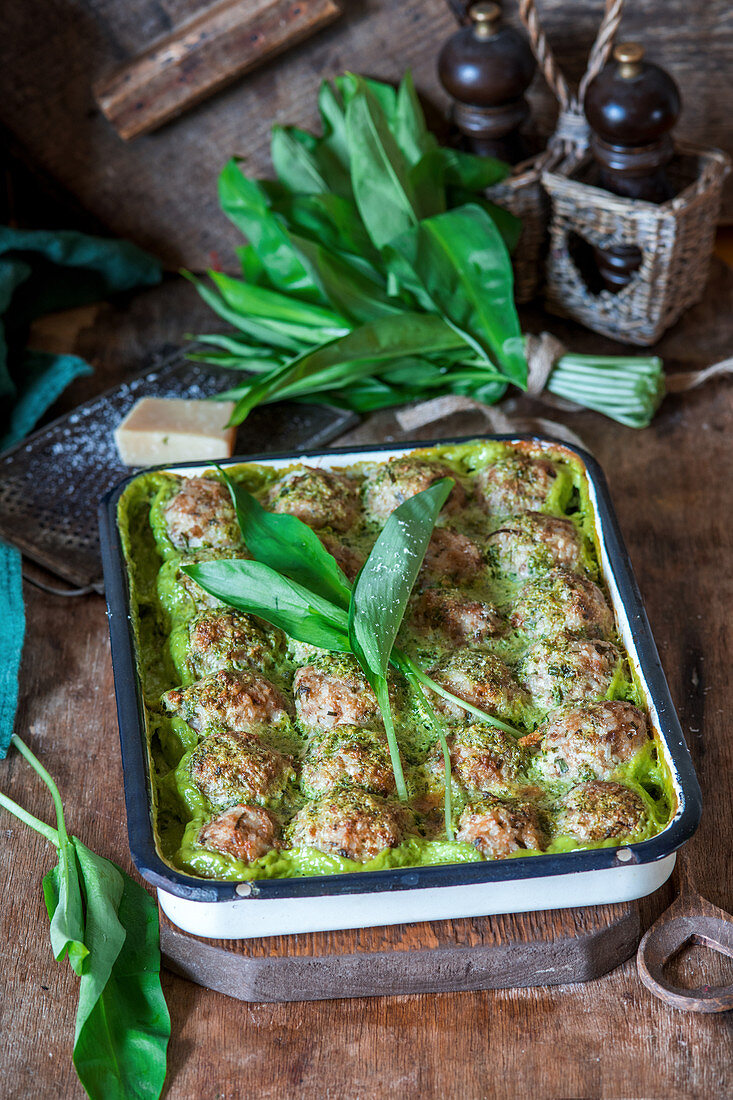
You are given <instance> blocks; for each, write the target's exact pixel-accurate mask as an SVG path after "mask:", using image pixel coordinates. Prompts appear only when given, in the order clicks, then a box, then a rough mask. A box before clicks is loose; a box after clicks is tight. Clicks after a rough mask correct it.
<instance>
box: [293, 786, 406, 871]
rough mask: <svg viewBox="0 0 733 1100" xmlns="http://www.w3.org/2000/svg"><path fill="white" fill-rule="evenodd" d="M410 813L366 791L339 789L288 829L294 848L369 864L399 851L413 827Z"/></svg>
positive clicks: (313, 804) (305, 810) (310, 805)
mask: <svg viewBox="0 0 733 1100" xmlns="http://www.w3.org/2000/svg"><path fill="white" fill-rule="evenodd" d="M413 822H414V818H413V815H412V813H411V811H410V810H408V809H407V807H405V806H401V805H400V804H399V803H396V802H388V801H386V800H385V799H383V798H380V797H379V796H378V795H375V794H369V793H368V792H367V791H358V790H355V791H350V790H337V791H331V792H330V793H329V794H326V795H323V796H322V797H321V798H319V799H317V800H316V801H315V802H310V803H308V804H307V805H305V806H304V807H303V809H302V810H299V811H298V813H297V814H296V815H295V817H294V818H293V820H292V821H291V822H290V826H289V829H288V839H289V842H290V844H291V845H292V847H294V848H298V847H305V848H318V850H319V851H321V852H327V853H329V854H331V855H337V856H341V857H342V858H343V859H353V860H355V861H356V862H357V863H366V862H367V861H368V860H370V859H374V858H375V857H376V856H378V855H379V853H380V852H383V851H384V850H385V848H396V847H397V846H398V845H399V844H401V843H402V841H403V840H404V839H405V837H406V835H407V833H408V831H409V830H410V828H411V826H412V825H413Z"/></svg>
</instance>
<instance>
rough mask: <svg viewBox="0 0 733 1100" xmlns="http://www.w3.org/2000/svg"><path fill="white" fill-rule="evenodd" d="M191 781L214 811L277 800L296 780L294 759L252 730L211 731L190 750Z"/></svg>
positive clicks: (268, 804) (270, 803)
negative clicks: (262, 739)
mask: <svg viewBox="0 0 733 1100" xmlns="http://www.w3.org/2000/svg"><path fill="white" fill-rule="evenodd" d="M188 770H189V774H190V776H191V781H192V783H193V784H194V786H195V787H197V788H198V790H199V791H201V794H203V795H204V796H205V797H206V798H208V800H209V802H210V803H211V805H212V806H213V807H214V809H215V810H226V809H227V808H228V807H229V806H236V805H239V804H240V803H241V804H243V805H246V804H247V803H250V802H254V803H256V804H257V805H260V806H271V805H273V804H275V803H277V802H278V801H279V800H280V799H281V798H282V795H283V793H284V792H285V790H286V788H287V787H288V785H289V784H290V783H291V782H292V781H293V780H294V779H295V772H294V771H293V762H292V760H291V758H290V757H289V756H283V754H282V753H280V752H275V751H274V749H270V748H268V747H267V745H265V744H264V743H263V742H262V741H261V740H260V739H259V737H257V736H256V735H255V734H253V733H234V732H230V733H212V734H210V735H209V736H208V737H205V738H204V740H203V741H202V742H201V744H200V745H197V746H196V748H195V749H194V750H193V752H192V753H191V757H190V760H189V763H188Z"/></svg>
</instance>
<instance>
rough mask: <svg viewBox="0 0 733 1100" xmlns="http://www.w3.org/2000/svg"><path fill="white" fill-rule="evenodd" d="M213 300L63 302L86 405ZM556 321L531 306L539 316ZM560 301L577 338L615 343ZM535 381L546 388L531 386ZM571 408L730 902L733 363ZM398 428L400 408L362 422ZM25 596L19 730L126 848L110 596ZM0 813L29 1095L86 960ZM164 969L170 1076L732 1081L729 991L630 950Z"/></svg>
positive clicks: (19, 832) (3, 1021) (21, 1069)
mask: <svg viewBox="0 0 733 1100" xmlns="http://www.w3.org/2000/svg"><path fill="white" fill-rule="evenodd" d="M732 299H733V271H730V270H728V269H726V268H725V267H724V266H723V264H722V263H720V262H719V261H718V262H716V267H715V270H714V276H713V279H712V281H711V285H710V289H709V293H708V295H707V296H706V298H705V300H704V302H703V303H701V304H700V305H699V306H698V307H696V308H695V309H694V310H693V311H692V312H691V313H690V314H688V316H687V317H686V318H685V320H684V321H683V322H682V323H681V324H680V325H678V326H677V327H676V328H675V329H674V330H673V331H672V332H670V333H669V334H668V336H667V337H666V338H665V340H664V341H663V344H662V345H661V348H660V351H661V353H662V354H663V355H664V356H665V359H666V361H667V364H668V367H669V368H670V369H672V370H675V369H690V368H693V367H695V366H700V365H704V364H707V363H708V362H712V361H713V360H715V359H720V358H723V356H725V355H728V354H730V351H731V343H732V342H733V327H732V326H731V320H730V317H731V302H732ZM208 323H209V319H208V317H206V316H205V314H203V313H202V312H201V309H200V306H199V305H197V302H196V300H195V298H194V297H193V296H192V294H191V290H190V288H189V287H187V286H184V285H182V284H181V283H180V282H178V280H173V281H170V282H167V283H165V284H163V286H162V287H160V288H158V289H156V290H154V291H150V292H146V293H145V294H143V295H138V296H136V297H133V298H131V299H129V300H128V301H125V302H123V303H118V304H116V305H114V306H103V307H99V308H93V309H90V310H84V311H77V312H76V313H75V314H71V315H64V316H63V317H60V318H55V319H53V320H52V321H51V322H49V321H46V322H45V323H44V324H43V326H41V327H39V328H38V330H37V331H36V333H35V339H36V342H37V343H43V344H45V345H46V346H59V345H61V346H63V347H64V349H65V350H70V349H72V348H73V350H74V351H76V352H78V353H79V354H81V355H84V356H86V357H87V358H88V359H90V360H91V361H92V362H93V363H94V365H95V368H96V373H95V375H94V377H93V378H91V379H82V380H79V381H78V382H77V383H75V384H74V386H73V387H71V388H70V389H69V391H68V392H67V394H65V396H64V398H63V401H62V402H61V403H60V406H61V407H64V408H66V407H71V406H72V405H74V404H75V403H77V402H78V401H80V400H82V399H84V398H86V397H87V396H89V395H90V394H91V393H93V392H96V391H98V390H99V389H101V388H103V387H106V386H107V385H109V384H111V383H112V382H113V381H117V380H118V379H120V378H121V377H123V376H124V375H125V374H128V373H130V372H132V371H134V370H136V369H139V367H140V364H141V359H142V356H143V354H144V353H147V352H149V351H150V350H154V349H155V348H156V347H160V346H162V345H163V344H164V343H166V342H167V341H171V340H173V341H176V340H179V339H180V337H181V333H182V332H183V331H185V330H190V329H192V328H193V329H194V330H196V325H197V324H201V325H205V324H208ZM542 324H543V319H542V318H541V317H540V316H532V315H528V317H527V327H528V328H529V329H530V330H531V329H532V328H534V329H535V330H539V327H540V326H541V325H542ZM544 324H545V325H546V324H547V320H546V319H544ZM551 324H552V327H553V330H554V331H556V332H558V334H559V335H561V336H563V335H565V336H566V337H567V338H568V340H569V341H571V342H572V345H573V347H575V348H578V349H581V348H585V349H587V350H589V351H591V350H596V349H600V348H610V347H611V346H612V345H611V344H610V342H609V341H606V340H602V339H600V338H597V337H593V336H592V335H590V334H588V333H586V332H582V331H581V330H579V329H575V328H571V327H570V326H567V327H566V326H563V325H562V324H560V323H559V322H556V321H553V322H552V323H551ZM199 331H201V329H199ZM515 404H516V407H517V408H518V409H520V410H526V409H528V408H529V405H528V403H527V402H526V401H525V400H524V399H521V400H519V401H517V402H516V403H515ZM534 411H539V408H536V409H535V410H534ZM545 415H548V414H547V413H546V410H545ZM549 415H552V414H549ZM564 419H565V420H566V422H567V423H568V424H569V425H570V426H571V427H572V428H573V429H574V430H575V431H577V432H579V433H580V434H581V435H582V436H583V437H584V438H585V439H586V441H587V442H588V443H589V444H590V446H591V447H592V449H593V450H594V451H595V453H596V455H597V456H598V458H599V459H600V461H601V462H602V464H603V465H604V466H605V468H606V470H607V473H608V476H609V480H610V483H611V490H612V494H613V496H614V499H615V502H616V506H617V509H618V513H619V518H620V521H621V526H622V528H623V531H624V534H625V536H626V540H627V542H628V545H629V548H630V551H631V557H632V559H633V563H634V566H635V569H636V572H637V576H638V579H639V584H640V587H641V590H642V593H643V595H644V597H645V600H646V604H647V608H648V611H649V616H650V619H651V622H652V627H653V629H654V632H655V635H656V638H657V642H658V645H659V649H660V653H661V657H662V662H663V665H664V668H665V670H666V673H667V676H668V678H669V682H670V686H671V689H672V695H673V697H674V699H675V702H676V704H677V706H678V708H679V712H680V715H681V718H682V722H683V726H684V728H685V731H686V733H687V737H688V741H689V744H690V748H691V750H692V754H693V757H694V760H695V763H696V766H697V768H698V772H699V776H700V781H701V784H702V788H703V792H704V796H705V812H704V816H703V821H702V825H701V828H700V831H699V833H698V834H697V836H696V838H695V839H694V840H693V842H692V843H691V844H690V846H689V865H690V868H691V870H692V873H693V875H694V878H695V880H696V883H697V886H698V888H699V889H700V891H701V892H702V893H703V894H705V895H706V896H707V897H708V898H710V900H711V901H713V902H715V903H716V904H718V905H720V906H722V907H724V908H727V909H728V910H730V909H731V908H733V870H732V869H733V861H732V860H731V858H730V857H731V850H732V847H733V825H732V824H731V822H732V821H733V790H732V788H731V783H730V778H729V777H730V775H731V774H733V741H731V738H730V733H729V714H730V711H731V705H732V704H733V698H732V697H731V688H730V668H731V663H732V660H731V659H732V657H733V654H732V653H731V636H730V631H729V628H728V627H729V619H730V609H731V607H732V606H733V579H732V578H733V570H732V569H731V565H732V564H733V526H732V525H731V520H730V516H731V510H732V509H733V462H732V461H731V459H732V457H733V456H732V454H731V438H732V436H733V389H732V388H731V386H730V383H726V382H720V383H714V384H711V385H709V386H707V387H705V388H703V389H701V390H698V391H695V392H693V393H690V394H688V395H686V396H685V397H684V398H668V399H667V400H666V401H665V403H664V406H663V408H662V411H661V412H660V414H659V416H658V417H657V418H656V420H655V421H654V424H653V426H652V427H651V428H650V429H648V430H646V431H643V432H636V431H633V430H631V429H626V428H622V427H620V426H618V425H616V424H613V423H611V422H610V421H608V420H605V419H603V418H602V417H600V416H595V415H593V414H590V413H579V414H574V415H567V416H565V417H564ZM476 430H480V425H479V424H477V423H476V422H470V421H468V420H460V419H459V420H456V421H453V422H450V423H446V424H444V425H443V426H442V432H443V434H457V433H462V432H465V433H466V434H468V433H471V432H474V431H476ZM397 435H398V433H397V431H396V424H395V421H394V420H393V418H392V417H391V416H390V415H386V414H385V415H382V416H380V418H378V419H376V420H374V421H372V422H371V423H370V424H369V425H366V426H362V427H360V428H359V429H357V430H356V431H355V432H354V433H352V434H351V437H350V438H351V439H356V438H366V437H367V436H369V438H372V439H373V438H384V439H389V438H395V437H396V436H397ZM26 596H27V613H28V634H27V643H26V648H25V654H24V661H23V668H22V682H21V703H20V709H19V713H18V723H17V728H18V731H19V732H20V733H22V735H23V736H24V737H27V739H28V741H29V743H30V744H31V746H32V748H33V749H35V750H36V751H37V752H38V753H39V755H40V756H41V758H42V759H43V761H44V762H45V763H46V765H47V766H48V767H49V769H50V770H51V772H52V773H53V774H54V776H56V777H57V779H58V782H59V786H60V788H61V791H62V794H63V797H64V800H65V804H66V808H67V819H68V823H69V826H70V828H72V829H73V831H74V832H75V833H77V834H78V835H80V836H81V837H82V838H83V839H84V840H85V841H86V842H87V843H88V844H90V845H91V846H92V847H93V848H94V849H95V850H97V851H99V852H101V853H103V854H105V855H107V856H109V857H110V858H112V859H115V860H117V861H118V862H120V863H121V864H123V865H124V866H125V867H127V868H128V869H129V868H130V859H129V854H128V849H127V837H126V829H125V811H124V805H123V796H122V775H121V768H120V757H119V749H118V740H117V724H116V717H115V708H114V698H113V690H112V669H111V665H110V659H109V645H108V640H107V626H106V621H105V611H104V604H103V601H102V600H101V599H100V598H99V597H95V596H92V597H87V598H83V599H77V600H73V601H71V600H63V599H58V598H52V597H49V596H46V595H43V594H42V593H40V592H39V591H37V590H36V589H34V588H32V587H30V586H27V587H26ZM0 787H1V788H2V789H3V790H4V791H6V792H7V793H8V794H9V795H11V796H12V797H14V798H16V799H18V800H19V801H20V802H22V803H23V804H24V805H25V806H26V807H27V808H28V809H29V810H30V811H31V812H33V813H35V814H38V815H40V816H42V817H46V818H48V816H49V814H50V805H49V800H48V797H47V795H46V793H45V789H44V788H42V787H41V784H40V782H37V781H36V780H35V778H34V777H33V776H32V774H31V773H30V772H29V769H28V768H27V766H26V765H25V764H24V763H23V762H22V761H20V759H19V758H18V757H17V755H15V754H13V755H12V756H11V758H10V759H9V760H7V761H6V762H3V763H0ZM0 827H2V830H3V833H2V836H3V841H4V843H3V844H2V846H0V868H1V869H2V878H1V881H2V883H3V904H2V907H0V959H1V963H0V1036H2V1038H0V1044H2V1055H1V1056H0V1093H1V1094H2V1095H3V1096H4V1097H7V1098H9V1100H11V1098H12V1100H15V1098H17V1100H21V1098H22V1100H31V1098H33V1100H35V1098H46V1097H69V1098H71V1097H76V1096H81V1095H82V1091H81V1088H80V1086H79V1084H78V1082H77V1081H76V1078H75V1076H74V1072H73V1069H72V1065H71V1044H72V1038H73V1030H74V1012H75V1004H76V979H75V978H74V977H73V975H72V973H71V971H70V970H69V968H68V967H67V966H66V965H63V966H59V965H57V964H56V963H55V962H54V961H53V958H52V956H51V950H50V946H49V942H48V922H47V919H46V915H45V912H44V910H43V901H42V896H41V888H40V880H41V876H42V874H43V873H44V872H45V870H46V869H47V868H48V867H49V866H50V865H51V862H52V855H51V852H50V850H49V849H48V846H47V845H46V844H45V843H44V842H43V841H42V840H41V839H40V838H39V837H37V836H36V835H35V834H32V833H31V832H30V831H29V830H27V829H25V828H24V827H23V826H22V825H19V824H17V823H16V822H15V820H14V819H11V818H10V817H9V816H8V815H6V814H3V815H1V816H0ZM673 889H674V882H672V883H670V884H668V887H667V888H665V889H663V890H662V891H660V892H659V895H658V896H655V897H653V898H651V899H649V900H648V901H646V902H645V903H644V905H643V912H642V915H643V920H644V923H645V925H648V924H649V923H650V922H651V920H653V919H654V918H655V917H656V915H657V914H658V913H659V912H661V910H662V909H663V908H664V907H665V906H666V905H667V904H668V903H669V901H670V900H671V897H672V894H673ZM729 970H730V960H727V961H726V960H721V959H720V958H719V957H718V956H712V955H710V954H709V953H706V952H705V951H704V950H703V949H701V948H693V949H692V950H691V951H690V953H689V954H688V955H687V956H686V957H685V958H684V959H683V960H681V962H680V963H679V965H678V972H679V975H680V980H683V981H684V980H688V981H690V980H691V979H692V978H693V977H694V979H695V981H696V982H699V981H700V980H701V976H702V978H703V979H705V980H708V981H710V982H712V983H716V982H720V981H723V980H729V977H727V975H726V971H729ZM163 983H164V988H165V993H166V997H167V999H168V1004H169V1006H170V1011H171V1016H172V1019H173V1038H172V1041H171V1046H170V1057H169V1077H168V1091H167V1095H168V1096H169V1097H170V1098H171V1100H174V1098H175V1100H179V1098H195V1100H199V1098H206V1100H208V1098H214V1097H217V1098H235V1097H240V1096H251V1095H253V1094H257V1095H258V1096H261V1097H263V1098H265V1097H290V1096H297V1097H308V1098H310V1097H313V1098H319V1100H320V1098H324V1097H341V1096H345V1097H349V1098H350V1097H359V1098H360V1100H368V1098H371V1097H377V1096H384V1095H395V1096H396V1095H400V1096H403V1097H408V1098H420V1100H422V1098H425V1097H460V1098H462V1100H463V1098H466V1100H470V1098H474V1097H475V1098H478V1097H496V1098H515V1097H520V1096H521V1097H524V1096H527V1095H535V1096H540V1097H543V1098H555V1097H557V1098H560V1097H565V1098H567V1097H627V1098H630V1097H633V1098H637V1100H638V1098H642V1097H643V1098H664V1100H675V1098H678V1097H685V1098H687V1097H700V1098H709V1097H723V1096H725V1095H731V1093H733V1069H732V1068H731V1067H732V1066H733V1060H732V1059H731V1055H732V1054H733V1042H732V1039H733V1035H732V1031H733V1018H732V1017H731V1015H730V1014H728V1015H725V1016H721V1017H703V1016H692V1015H684V1014H682V1013H679V1012H676V1011H674V1010H671V1009H669V1008H666V1007H665V1006H664V1005H662V1004H660V1003H659V1002H658V1001H655V1000H654V999H653V998H651V997H650V996H649V994H648V993H647V992H646V990H645V989H644V988H643V986H642V985H641V984H640V982H639V981H638V979H637V976H636V968H635V964H634V962H633V960H631V961H629V962H628V963H626V964H625V965H624V966H622V967H620V968H619V969H618V970H616V971H615V972H613V973H611V974H609V975H607V976H606V977H604V978H602V979H600V980H597V981H594V982H591V983H588V984H585V985H571V986H558V987H554V988H542V987H537V988H533V989H526V990H525V989H512V990H506V991H498V992H490V993H466V994H443V995H436V996H427V995H426V996H409V997H395V998H376V999H372V1000H341V1001H325V1002H317V1003H310V1004H289V1005H273V1004H269V1005H256V1004H255V1005H248V1004H243V1003H240V1002H236V1001H232V1000H228V999H227V998H225V997H223V996H221V995H219V994H215V993H211V992H208V991H206V990H204V989H201V988H199V987H197V986H195V985H192V984H190V983H188V982H186V981H184V980H182V979H180V978H177V977H174V976H172V975H170V974H165V975H164V978H163Z"/></svg>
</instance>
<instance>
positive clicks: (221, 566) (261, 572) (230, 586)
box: [182, 559, 350, 653]
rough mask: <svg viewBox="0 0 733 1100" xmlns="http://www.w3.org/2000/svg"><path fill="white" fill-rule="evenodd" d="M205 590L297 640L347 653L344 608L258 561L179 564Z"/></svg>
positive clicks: (347, 626) (347, 640)
mask: <svg viewBox="0 0 733 1100" xmlns="http://www.w3.org/2000/svg"><path fill="white" fill-rule="evenodd" d="M182 569H183V572H184V573H186V574H187V575H188V576H189V577H191V578H192V579H193V580H194V581H196V583H197V584H199V585H200V586H201V587H202V588H203V589H204V590H205V591H206V592H208V593H210V595H212V596H216V598H217V599H219V600H221V601H222V602H223V603H226V604H228V605H229V606H230V607H235V608H237V610H239V611H246V612H248V613H249V614H251V615H258V616H259V617H260V618H261V619H265V621H266V622H268V623H271V624H272V625H273V626H276V627H279V629H280V630H284V631H285V633H286V634H288V635H289V636H290V637H291V638H295V640H296V641H298V642H307V643H309V644H310V645H315V646H319V647H320V648H321V649H330V650H333V651H334V652H336V653H348V652H349V650H350V647H349V637H348V629H349V621H348V615H347V613H346V611H344V610H343V608H341V607H339V606H337V605H336V604H334V603H331V601H330V600H326V599H324V598H323V597H322V596H319V595H318V594H317V593H315V592H310V591H308V589H307V588H305V587H304V586H303V585H301V584H298V583H297V582H295V581H291V580H289V579H288V578H287V577H283V576H281V575H280V574H279V573H277V572H276V571H275V570H274V569H272V568H271V567H270V566H269V565H265V564H264V563H263V562H259V561H242V560H241V559H234V560H231V561H227V560H221V561H207V562H199V563H198V564H196V565H184V566H182Z"/></svg>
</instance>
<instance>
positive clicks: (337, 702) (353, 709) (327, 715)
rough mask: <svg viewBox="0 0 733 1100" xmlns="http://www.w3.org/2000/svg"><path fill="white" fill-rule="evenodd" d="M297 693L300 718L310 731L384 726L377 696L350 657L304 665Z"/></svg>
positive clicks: (296, 683)
mask: <svg viewBox="0 0 733 1100" xmlns="http://www.w3.org/2000/svg"><path fill="white" fill-rule="evenodd" d="M293 692H294V694H295V707H296V710H297V712H298V717H299V718H300V721H301V722H302V723H303V725H304V726H306V727H308V728H311V729H321V730H330V729H333V727H334V726H362V727H370V726H375V725H377V726H379V725H381V717H380V713H379V706H378V704H377V697H376V695H375V694H374V692H373V691H372V689H371V687H370V686H369V683H368V681H367V679H366V677H365V675H364V673H363V672H362V671H361V669H360V668H359V665H358V663H357V661H356V660H355V659H354V658H353V657H351V656H348V655H346V654H344V655H341V654H339V655H336V654H333V655H331V654H329V655H328V656H327V657H319V658H317V659H316V660H315V661H312V662H311V664H308V665H303V666H302V668H299V669H298V670H297V672H296V673H295V679H294V680H293Z"/></svg>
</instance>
